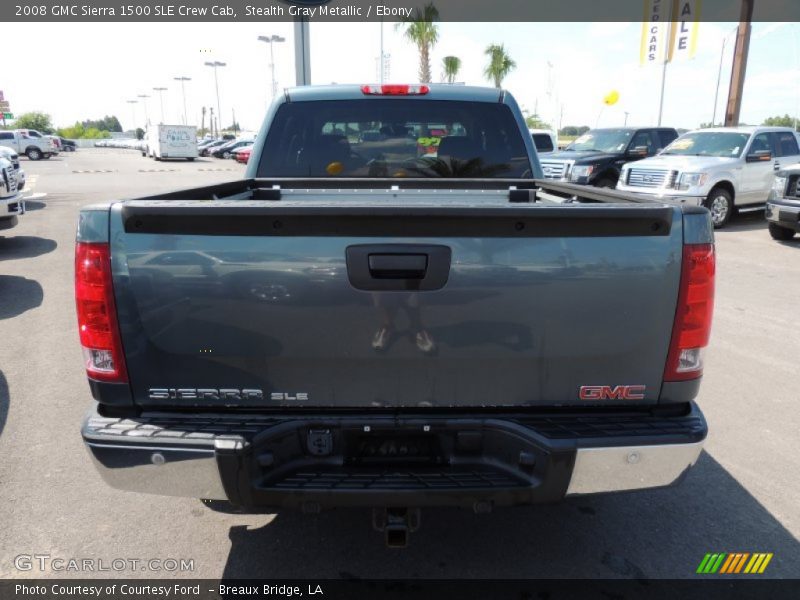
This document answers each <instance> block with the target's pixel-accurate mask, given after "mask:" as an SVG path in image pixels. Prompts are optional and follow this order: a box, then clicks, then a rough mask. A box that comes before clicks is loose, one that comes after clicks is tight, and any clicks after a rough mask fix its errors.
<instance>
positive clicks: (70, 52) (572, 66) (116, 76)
mask: <svg viewBox="0 0 800 600" xmlns="http://www.w3.org/2000/svg"><path fill="white" fill-rule="evenodd" d="M383 27H384V48H385V51H386V52H388V53H390V54H391V73H392V76H391V79H392V80H393V81H416V77H417V66H418V59H417V52H416V49H415V48H414V46H412V45H411V44H409V43H407V42H406V41H405V40H404V39H403V38H402V36H401V34H400V33H399V32H397V31H395V28H394V26H393V24H390V23H386V24H385V25H384V26H383ZM734 27H735V24H734V23H701V25H700V32H699V39H698V50H697V54H696V56H695V58H694V59H692V60H690V61H686V62H683V63H675V64H671V65H670V66H669V68H668V74H667V86H666V95H665V106H664V115H663V120H662V122H663V124H664V125H672V126H675V127H685V128H693V127H696V126H697V125H699V124H700V123H701V122H704V121H710V120H711V116H712V111H713V99H714V89H715V85H716V80H717V70H718V68H719V60H720V50H721V44H722V39H723V36H725V35H726V34H730V35H729V38H728V44H727V46H726V51H725V57H724V62H723V75H722V84H721V86H720V99H719V103H718V109H717V119H718V120H720V119H721V115H722V113H723V112H724V107H725V101H726V98H727V90H728V80H729V75H730V63H731V57H732V49H733V41H734V37H735V36H734V35H733V33H732V30H733V29H734ZM272 33H277V34H279V35H283V36H284V37H286V38H287V43H284V44H280V45H276V46H275V50H276V75H277V79H278V82H279V86H280V87H284V86H286V85H292V84H293V82H294V56H293V52H294V50H293V44H292V40H293V26H292V24H291V23H191V24H176V23H148V24H144V23H134V24H131V23H104V24H89V23H76V24H72V25H71V26H70V38H71V39H72V40H74V43H73V44H70V45H69V46H68V47H63V46H62V47H59V49H58V50H57V51H56V52H36V53H24V55H20V56H21V58H20V60H17V61H9V62H7V63H6V64H5V65H4V68H3V72H2V73H0V89H2V90H4V91H5V96H6V99H8V100H10V102H11V108H12V110H13V111H15V112H24V111H27V110H43V111H45V112H48V113H50V114H52V115H53V117H54V121H55V122H56V124H58V125H67V124H71V123H72V122H74V121H75V120H78V119H85V118H96V117H101V116H103V115H105V114H116V115H117V116H118V117H119V118H120V119H121V120H122V122H123V125H124V126H125V127H129V126H130V125H131V124H132V123H133V121H134V119H135V123H136V124H137V125H139V126H141V125H142V124H143V122H144V105H143V104H141V101H140V103H139V104H137V105H134V108H133V109H132V107H131V105H129V104H127V103H126V102H125V101H126V100H128V99H135V98H136V97H137V96H138V95H139V94H149V95H151V96H152V97H151V98H150V99H149V100H148V101H147V102H148V104H147V110H148V114H149V116H150V117H151V119H152V118H154V117H158V116H160V108H159V103H158V98H157V96H156V95H155V94H156V92H153V91H152V88H153V87H156V86H167V87H169V88H170V89H169V90H168V91H167V92H165V95H164V108H165V119H166V120H167V121H172V122H180V118H181V115H182V106H183V105H182V100H181V95H180V87H179V84H178V83H177V82H175V81H173V79H172V78H173V77H174V76H177V75H185V76H189V77H191V78H192V81H191V82H189V83H188V84H187V86H186V93H187V105H188V112H189V120H190V121H193V122H197V123H199V119H200V116H199V115H200V106H201V105H206V106H210V105H215V104H216V100H215V96H214V82H213V75H212V71H211V69H209V68H207V67H204V66H203V62H204V61H205V60H210V59H217V60H223V61H226V62H227V63H228V66H227V67H225V68H223V69H221V70H220V71H219V75H220V95H221V104H222V112H223V115H225V118H224V121H225V125H227V124H228V123H229V122H230V120H231V117H230V115H231V109H235V110H236V117H237V120H239V121H240V123H241V124H242V125H243V126H244V127H246V128H249V129H257V128H258V126H259V125H260V121H261V119H262V117H263V113H264V109H265V106H266V102H267V101H268V99H269V95H268V89H269V69H268V62H269V61H268V58H267V56H268V51H267V50H268V49H267V46H266V45H265V44H263V43H261V42H258V41H257V40H256V38H257V37H258V35H264V34H272ZM62 34H63V26H62V25H59V24H50V23H43V24H27V23H26V24H20V25H17V26H15V27H14V28H8V27H7V28H5V31H4V33H3V39H4V42H5V43H6V44H7V45H8V46H9V47H13V48H24V47H25V45H26V43H27V42H28V41H29V40H30V39H31V37H32V36H35V37H41V38H44V39H47V38H48V37H52V38H53V39H55V38H57V37H59V36H61V35H62ZM640 35H641V24H640V23H638V22H631V23H441V24H440V41H439V43H438V44H437V46H436V47H435V48H434V50H433V53H432V59H433V60H432V63H433V73H434V78H435V80H437V81H438V79H439V76H440V74H441V59H442V57H444V56H446V55H448V54H454V55H456V56H459V57H460V58H461V59H462V62H463V64H464V67H463V71H462V74H461V77H460V78H459V79H461V80H463V81H465V82H466V83H469V84H477V85H488V82H486V80H485V79H484V78H483V75H482V71H483V67H484V64H485V57H484V55H483V50H484V49H485V47H486V46H487V45H488V44H489V43H493V42H494V43H498V42H499V43H504V44H505V46H506V48H507V50H508V51H509V53H510V54H511V56H512V57H513V58H514V59H515V60H516V62H517V69H516V70H515V71H514V72H512V74H511V75H510V76H509V77H508V78H507V79H506V81H505V84H504V85H505V87H506V88H507V89H509V90H510V91H511V92H512V93H513V94H514V96H515V97H516V98H517V100H518V101H519V103H520V104H522V105H523V106H525V107H527V108H528V109H529V110H530V111H533V110H534V108H535V107H538V112H539V113H540V115H541V116H542V117H544V118H546V119H548V120H550V121H555V120H557V119H558V116H559V114H560V109H561V108H562V107H563V117H562V120H561V123H562V125H589V126H594V125H595V124H599V125H601V126H614V125H621V124H622V123H623V121H624V119H625V115H624V113H625V112H626V111H627V112H628V113H629V115H628V123H629V124H654V123H655V121H656V119H657V113H658V94H659V85H660V80H661V71H660V68H657V67H641V66H639V38H640ZM798 38H800V24H796V23H778V24H771V23H755V24H754V25H753V36H752V40H751V46H750V60H749V65H748V70H747V79H746V82H745V92H744V101H743V106H742V121H744V122H747V123H760V122H761V121H762V120H763V119H764V118H766V117H768V116H772V115H775V114H784V113H789V114H792V115H794V114H797V113H800V107H798V104H799V102H798V101H799V100H800V60H799V59H798V48H797V47H798V45H800V40H798ZM379 40H380V25H379V24H377V23H339V24H327V23H312V24H311V53H312V59H311V64H312V81H313V82H314V83H331V82H338V83H364V82H369V81H375V80H376V78H377V70H376V60H377V57H378V54H379ZM548 62H549V63H550V65H552V66H550V67H548ZM9 63H10V64H9ZM611 90H617V91H619V93H620V101H619V102H618V104H617V105H615V106H613V107H607V108H603V107H604V105H603V103H602V98H603V97H604V96H605V95H606V94H608V92H610V91H611ZM134 111H135V112H134Z"/></svg>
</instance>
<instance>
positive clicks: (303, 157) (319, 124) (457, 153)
mask: <svg viewBox="0 0 800 600" xmlns="http://www.w3.org/2000/svg"><path fill="white" fill-rule="evenodd" d="M258 176H259V177H366V178H370V177H374V178H386V177H457V178H494V177H498V178H524V177H531V165H530V161H529V159H528V154H527V150H526V147H525V142H524V140H523V138H522V132H521V131H520V129H519V127H518V125H517V122H516V120H515V119H514V115H513V113H512V112H511V109H510V108H509V107H508V106H507V105H505V104H501V103H489V102H464V101H452V100H447V101H445V100H424V101H421V100H409V99H397V98H369V99H356V100H331V101H324V100H323V101H307V102H288V103H285V104H282V105H281V106H280V107H279V109H278V111H277V113H276V115H275V117H274V119H273V121H272V124H271V125H270V128H269V132H268V134H267V137H266V140H265V142H264V150H263V152H262V155H261V162H260V164H259V168H258Z"/></svg>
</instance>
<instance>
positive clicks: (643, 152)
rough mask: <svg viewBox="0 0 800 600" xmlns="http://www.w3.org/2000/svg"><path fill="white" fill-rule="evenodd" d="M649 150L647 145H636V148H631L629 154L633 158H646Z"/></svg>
mask: <svg viewBox="0 0 800 600" xmlns="http://www.w3.org/2000/svg"><path fill="white" fill-rule="evenodd" d="M647 151H648V148H647V146H636V147H634V148H630V149H629V150H628V152H627V154H628V156H629V157H631V158H644V157H645V156H647Z"/></svg>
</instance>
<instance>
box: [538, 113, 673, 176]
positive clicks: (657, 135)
mask: <svg viewBox="0 0 800 600" xmlns="http://www.w3.org/2000/svg"><path fill="white" fill-rule="evenodd" d="M676 137H678V132H677V131H676V130H675V129H672V128H671V127H615V128H608V129H592V130H590V131H587V132H586V133H584V134H583V135H581V136H579V137H578V138H577V139H576V140H575V141H574V142H572V143H571V144H570V145H569V146H567V147H566V148H565V149H564V150H562V151H560V152H554V153H552V154H549V155H548V156H547V157H545V158H543V159H542V169H543V170H544V176H545V178H546V179H553V180H556V181H564V182H570V183H577V184H580V185H593V186H595V187H601V188H613V187H615V186H616V184H617V180H618V179H619V174H620V171H621V170H622V167H623V165H625V164H627V163H629V162H633V161H637V160H641V159H643V158H647V157H648V156H655V155H656V154H657V153H658V152H659V151H660V150H661V149H662V148H664V147H666V146H667V145H668V144H669V143H670V142H671V141H672V140H674V139H675V138H676Z"/></svg>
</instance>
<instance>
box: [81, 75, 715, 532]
mask: <svg viewBox="0 0 800 600" xmlns="http://www.w3.org/2000/svg"><path fill="white" fill-rule="evenodd" d="M443 120H444V121H445V122H444V123H442V121H443ZM415 123H422V124H423V125H432V124H440V123H442V124H443V125H446V127H447V131H448V135H446V136H444V137H443V138H442V139H441V140H440V142H439V144H438V150H437V155H436V156H435V157H430V156H428V155H426V154H423V151H421V150H420V148H419V147H418V145H417V144H416V143H415V142H414V139H412V138H409V136H408V135H407V134H406V133H404V130H405V131H407V130H408V129H409V128H410V127H411V126H413V125H414V124H415ZM523 123H524V121H523V115H522V112H521V111H520V109H519V106H518V104H517V103H516V101H515V100H514V98H513V96H512V95H511V94H510V93H507V92H505V93H501V94H498V91H497V90H496V89H495V88H477V87H470V86H452V85H447V84H444V85H436V84H425V85H391V86H389V85H386V86H382V85H364V86H359V85H340V86H318V87H303V88H295V89H289V90H286V91H285V93H283V94H280V95H279V96H278V97H277V98H276V100H275V104H274V105H273V108H272V110H271V111H270V112H269V116H268V117H267V120H266V121H265V123H264V126H263V128H262V131H263V132H264V134H263V135H259V137H258V138H257V140H256V142H255V145H254V150H253V151H254V152H255V154H257V155H258V156H259V157H260V160H259V161H257V162H256V161H250V162H249V163H248V166H247V170H246V173H245V177H244V178H243V179H241V180H239V181H231V182H227V183H222V184H217V185H210V186H206V187H203V188H193V189H185V190H179V191H175V192H172V193H168V194H166V195H165V194H156V195H152V196H148V197H144V198H138V199H136V200H133V201H127V200H120V201H112V202H108V203H106V204H104V205H98V204H95V205H92V206H85V207H83V208H82V210H81V215H80V219H79V225H78V237H77V243H76V245H75V253H76V260H75V265H76V273H75V295H76V300H77V313H78V322H79V327H78V330H79V332H80V343H81V345H82V347H83V357H84V360H83V361H82V363H81V366H82V367H83V368H84V369H85V371H86V376H87V377H88V379H89V384H90V386H89V387H90V389H91V395H92V397H93V400H92V405H91V408H90V410H89V411H88V414H87V416H86V418H85V420H84V424H83V428H82V436H83V439H84V441H85V443H86V445H87V447H88V449H89V452H90V453H91V455H92V456H93V457H94V465H95V466H96V467H97V469H98V470H99V472H100V473H101V474H102V476H103V477H104V479H105V480H106V482H107V483H109V484H110V485H112V486H115V487H118V488H121V489H125V490H132V491H141V492H150V493H156V494H166V495H175V496H189V497H195V498H206V499H215V500H224V501H228V502H230V503H232V504H234V505H236V506H239V507H243V508H246V509H252V510H264V509H265V508H267V507H279V509H298V510H301V511H305V512H307V513H316V512H319V511H320V510H323V509H326V508H336V507H345V506H351V507H355V506H360V507H371V508H373V509H375V510H374V512H373V513H372V517H373V524H374V525H375V526H376V527H377V528H378V529H381V530H382V531H384V532H385V535H386V542H387V543H388V544H389V545H392V546H402V545H404V544H405V542H406V539H407V535H408V532H409V531H411V530H413V529H414V528H415V527H416V525H417V524H418V523H419V522H420V521H419V519H418V517H419V514H418V513H419V510H420V509H421V508H422V507H432V506H436V507H440V508H442V507H464V508H467V509H469V510H474V511H476V512H478V513H483V512H489V511H491V510H492V509H493V508H495V507H499V506H511V505H529V504H534V503H540V502H552V501H557V500H560V499H562V498H564V497H565V496H577V495H584V494H592V493H605V492H613V491H626V490H637V489H644V488H653V487H663V486H668V485H672V484H675V483H677V482H679V481H680V480H681V479H683V477H684V476H685V475H686V473H687V471H688V470H689V469H690V467H691V466H692V465H694V464H695V462H696V461H697V459H698V457H699V456H700V453H701V449H702V444H703V440H704V439H705V437H706V433H707V426H706V422H705V420H704V418H703V415H702V413H701V411H700V409H699V408H698V406H697V404H696V403H695V402H694V400H695V398H696V396H697V394H698V391H699V387H700V381H701V377H702V369H703V364H702V356H703V348H704V347H705V346H706V345H707V343H708V339H709V335H710V327H711V316H712V309H713V291H714V264H715V258H714V243H713V235H712V231H711V223H710V219H709V214H708V211H707V210H705V209H703V208H699V207H695V206H674V205H670V204H665V203H661V202H655V201H653V202H639V199H638V198H635V197H634V196H632V195H630V194H622V193H620V192H617V191H614V190H587V189H586V187H585V186H577V185H570V184H556V183H554V182H548V181H539V182H535V181H534V179H539V180H541V178H542V173H541V168H540V166H539V162H538V160H537V154H536V150H535V147H534V145H533V140H532V138H531V135H530V133H529V132H528V130H527V128H526V127H525V126H524V124H523ZM351 126H352V128H353V129H356V130H365V131H366V130H369V129H381V128H382V127H383V126H391V131H390V132H389V133H388V134H386V135H387V137H386V139H383V140H375V141H365V140H363V139H362V140H361V141H360V142H358V150H357V151H353V149H352V148H351V141H350V139H349V138H348V137H346V136H344V135H338V134H333V133H331V132H335V131H338V130H339V129H342V130H345V127H351ZM454 131H458V132H459V134H455V135H454V134H453V133H452V132H454ZM287 140H288V142H287ZM352 143H356V142H355V140H354V141H353V142H352ZM498 157H502V160H499V161H498ZM548 186H549V187H548ZM555 188H558V189H562V190H563V189H567V190H569V191H572V192H573V193H586V194H591V195H592V198H593V199H596V200H598V202H597V203H593V204H588V205H587V204H584V203H581V202H574V203H567V204H564V203H561V202H560V201H558V200H556V199H553V198H552V197H550V196H548V194H547V192H548V190H552V189H555ZM212 199H213V201H211V200H212ZM606 203H611V205H607V204H606ZM620 203H623V204H625V208H624V210H623V209H620V206H619V204H620ZM112 276H113V281H112ZM587 298H590V299H591V310H587V309H586V303H587ZM356 374H357V375H356ZM88 395H89V394H88V393H87V396H88ZM73 400H74V399H70V401H73ZM87 400H88V398H87ZM705 474H706V471H705V470H703V471H701V472H700V473H699V474H698V475H699V476H701V477H702V476H704V475H705ZM706 483H709V482H706ZM711 483H713V482H711ZM698 485H699V486H701V487H702V485H703V484H702V483H700V484H698ZM620 502H622V503H624V502H626V500H625V499H621V500H620ZM153 506H155V507H157V506H158V505H157V504H153ZM156 510H157V509H156Z"/></svg>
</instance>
